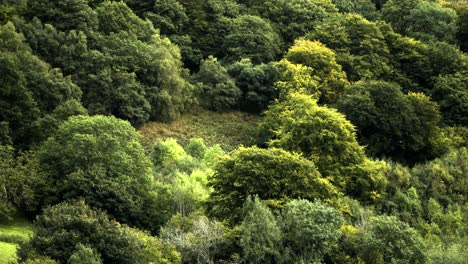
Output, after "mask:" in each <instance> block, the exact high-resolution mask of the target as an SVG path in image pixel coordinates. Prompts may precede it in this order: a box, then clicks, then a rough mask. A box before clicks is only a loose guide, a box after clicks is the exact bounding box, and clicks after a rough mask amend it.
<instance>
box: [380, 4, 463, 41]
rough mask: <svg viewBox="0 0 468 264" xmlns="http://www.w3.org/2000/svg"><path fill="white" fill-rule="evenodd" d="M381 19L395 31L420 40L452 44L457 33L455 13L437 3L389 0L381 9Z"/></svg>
mask: <svg viewBox="0 0 468 264" xmlns="http://www.w3.org/2000/svg"><path fill="white" fill-rule="evenodd" d="M382 18H383V19H384V20H385V21H387V22H389V23H390V24H391V25H392V27H393V29H395V31H397V32H399V33H401V34H403V35H406V36H411V37H416V38H420V39H422V40H431V39H435V40H441V41H447V42H454V40H455V34H456V32H457V23H458V17H457V14H456V12H455V11H454V10H452V9H449V8H444V7H442V6H441V4H440V3H439V2H438V1H424V0H408V1H397V0H389V1H388V2H387V3H386V4H385V5H384V6H383V8H382Z"/></svg>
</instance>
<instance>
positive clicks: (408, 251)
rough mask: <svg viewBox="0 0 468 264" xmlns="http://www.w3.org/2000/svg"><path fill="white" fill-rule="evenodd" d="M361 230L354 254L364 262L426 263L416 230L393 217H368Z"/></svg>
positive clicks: (421, 241) (422, 244)
mask: <svg viewBox="0 0 468 264" xmlns="http://www.w3.org/2000/svg"><path fill="white" fill-rule="evenodd" d="M364 232H365V234H364V237H363V239H362V241H360V252H359V253H358V255H359V256H360V257H361V259H363V260H364V261H366V262H368V263H376V262H379V261H381V262H382V263H427V256H426V253H425V252H424V247H425V245H424V242H423V240H422V238H421V236H420V235H419V233H418V232H417V231H416V230H414V229H413V228H411V227H409V225H408V224H406V223H404V222H401V221H399V220H398V219H397V218H396V217H393V216H376V217H372V218H371V219H370V221H369V226H368V227H367V228H366V230H364Z"/></svg>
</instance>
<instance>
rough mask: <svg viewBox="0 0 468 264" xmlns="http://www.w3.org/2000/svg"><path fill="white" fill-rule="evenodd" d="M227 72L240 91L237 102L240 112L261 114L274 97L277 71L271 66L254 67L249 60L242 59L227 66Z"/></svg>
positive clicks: (260, 65)
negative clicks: (239, 97) (240, 94)
mask: <svg viewBox="0 0 468 264" xmlns="http://www.w3.org/2000/svg"><path fill="white" fill-rule="evenodd" d="M227 70H228V73H229V75H231V77H233V78H234V79H235V80H236V86H237V87H239V89H240V90H241V91H242V97H241V99H240V100H239V103H240V108H241V109H242V110H244V111H248V112H254V113H258V112H261V111H263V110H265V109H266V107H267V106H268V104H269V103H270V102H271V101H272V100H273V99H274V98H275V97H276V94H277V92H276V91H275V88H274V83H275V82H276V80H277V79H278V71H277V69H276V68H275V67H274V66H273V64H271V63H270V64H259V65H254V64H253V63H252V62H251V61H250V60H249V59H242V60H240V61H238V62H236V63H233V64H231V65H229V66H228V67H227Z"/></svg>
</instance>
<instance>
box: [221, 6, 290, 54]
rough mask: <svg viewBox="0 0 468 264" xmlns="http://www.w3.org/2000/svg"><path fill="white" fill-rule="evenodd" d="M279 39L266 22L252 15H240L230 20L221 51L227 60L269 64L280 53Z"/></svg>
mask: <svg viewBox="0 0 468 264" xmlns="http://www.w3.org/2000/svg"><path fill="white" fill-rule="evenodd" d="M280 42H281V41H280V38H279V37H278V34H277V33H276V32H275V31H274V29H273V28H272V26H271V25H270V24H269V23H268V21H266V20H264V19H262V18H260V17H258V16H252V15H242V16H239V17H237V18H235V19H233V20H232V26H231V28H230V31H229V33H228V34H227V35H226V37H225V39H224V43H223V49H225V50H226V52H227V58H226V59H227V60H229V61H236V60H238V59H239V58H248V59H250V60H251V61H252V62H253V63H262V62H270V61H273V60H275V59H276V58H277V56H278V54H279V53H280V46H281V43H280Z"/></svg>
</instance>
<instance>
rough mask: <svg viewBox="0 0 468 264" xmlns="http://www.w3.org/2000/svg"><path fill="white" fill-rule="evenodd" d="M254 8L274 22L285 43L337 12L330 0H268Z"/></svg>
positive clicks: (302, 34)
mask: <svg viewBox="0 0 468 264" xmlns="http://www.w3.org/2000/svg"><path fill="white" fill-rule="evenodd" d="M260 2H262V3H257V4H256V7H255V9H257V10H259V12H260V13H261V14H262V16H263V17H266V18H268V19H269V20H270V21H272V22H274V23H275V24H276V27H277V28H279V30H280V32H281V35H282V36H283V38H284V40H285V41H286V42H287V43H293V42H294V40H295V39H297V38H298V37H302V36H304V35H305V34H306V33H307V32H309V31H311V30H312V29H314V27H315V26H317V25H318V24H320V23H321V22H322V21H323V20H325V19H326V18H329V17H332V16H335V15H337V14H338V10H337V9H336V7H335V6H334V5H333V3H332V1H330V0H289V1H288V0H268V1H260Z"/></svg>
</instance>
